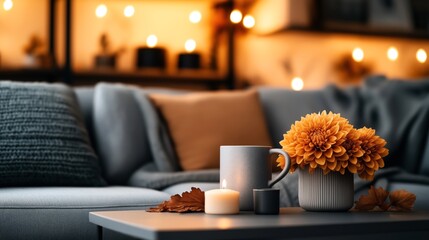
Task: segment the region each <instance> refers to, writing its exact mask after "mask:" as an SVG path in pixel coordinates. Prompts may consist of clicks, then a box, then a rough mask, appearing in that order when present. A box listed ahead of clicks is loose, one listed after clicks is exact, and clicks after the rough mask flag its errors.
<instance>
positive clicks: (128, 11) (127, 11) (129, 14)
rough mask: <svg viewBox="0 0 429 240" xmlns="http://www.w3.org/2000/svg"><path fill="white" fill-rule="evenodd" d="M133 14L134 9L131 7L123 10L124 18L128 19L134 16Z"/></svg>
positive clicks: (128, 6)
mask: <svg viewBox="0 0 429 240" xmlns="http://www.w3.org/2000/svg"><path fill="white" fill-rule="evenodd" d="M134 13H135V9H134V6H133V5H127V6H126V7H125V8H124V16H125V17H128V18H130V17H132V16H134Z"/></svg>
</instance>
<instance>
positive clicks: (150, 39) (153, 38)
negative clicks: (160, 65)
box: [146, 34, 158, 48]
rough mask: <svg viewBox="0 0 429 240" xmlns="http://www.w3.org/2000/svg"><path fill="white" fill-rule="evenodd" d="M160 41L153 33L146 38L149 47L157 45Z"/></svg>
mask: <svg viewBox="0 0 429 240" xmlns="http://www.w3.org/2000/svg"><path fill="white" fill-rule="evenodd" d="M157 43H158V38H157V37H156V36H155V35H153V34H151V35H149V36H148V37H147V38H146V44H147V46H148V47H150V48H153V47H155V46H156V44H157Z"/></svg>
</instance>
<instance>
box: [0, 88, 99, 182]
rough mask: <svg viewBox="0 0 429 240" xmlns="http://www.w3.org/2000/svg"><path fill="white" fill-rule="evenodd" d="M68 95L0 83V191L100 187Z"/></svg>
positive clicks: (72, 99) (96, 167)
mask: <svg viewBox="0 0 429 240" xmlns="http://www.w3.org/2000/svg"><path fill="white" fill-rule="evenodd" d="M102 185H105V183H104V180H103V179H102V178H101V176H100V170H99V165H98V159H97V156H96V155H95V153H94V150H93V149H92V147H91V145H90V143H89V138H88V133H87V131H86V129H85V128H84V124H83V120H82V116H81V113H80V111H79V107H78V105H77V102H76V97H75V95H74V92H73V91H72V90H71V89H70V88H68V87H67V86H65V85H61V84H44V83H15V82H9V81H1V82H0V186H102Z"/></svg>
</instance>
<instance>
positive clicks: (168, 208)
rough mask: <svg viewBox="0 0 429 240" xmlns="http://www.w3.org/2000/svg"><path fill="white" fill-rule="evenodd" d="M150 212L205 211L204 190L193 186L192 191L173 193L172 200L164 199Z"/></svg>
mask: <svg viewBox="0 0 429 240" xmlns="http://www.w3.org/2000/svg"><path fill="white" fill-rule="evenodd" d="M147 211H148V212H178V213H185V212H204V192H203V191H201V189H199V188H195V187H192V188H191V192H183V193H182V196H180V195H179V194H176V195H173V196H171V198H170V201H164V202H163V203H161V204H159V205H158V206H157V207H154V208H150V209H148V210H147Z"/></svg>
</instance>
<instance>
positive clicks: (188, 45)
mask: <svg viewBox="0 0 429 240" xmlns="http://www.w3.org/2000/svg"><path fill="white" fill-rule="evenodd" d="M196 48H197V42H195V40H194V39H188V40H186V42H185V50H186V52H188V53H191V52H193V51H194V50H195V49H196Z"/></svg>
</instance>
